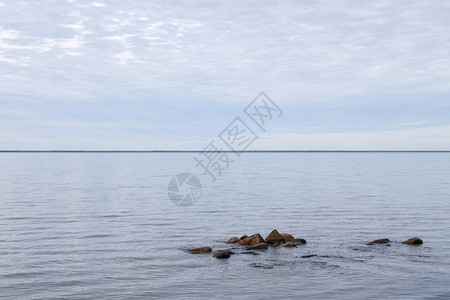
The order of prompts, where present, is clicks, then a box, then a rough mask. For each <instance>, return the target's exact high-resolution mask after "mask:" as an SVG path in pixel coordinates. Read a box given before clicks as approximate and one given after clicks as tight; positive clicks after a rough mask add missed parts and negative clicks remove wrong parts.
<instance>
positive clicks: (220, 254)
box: [213, 250, 235, 258]
mask: <svg viewBox="0 0 450 300" xmlns="http://www.w3.org/2000/svg"><path fill="white" fill-rule="evenodd" d="M232 254H235V253H234V252H232V251H230V250H216V251H214V254H213V256H214V257H216V258H229V257H230V256H231V255H232Z"/></svg>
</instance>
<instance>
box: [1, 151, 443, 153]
mask: <svg viewBox="0 0 450 300" xmlns="http://www.w3.org/2000/svg"><path fill="white" fill-rule="evenodd" d="M199 152H204V150H0V153H199ZM207 152H226V153H270V152H272V153H273V152H285V153H288V152H291V153H296V152H297V153H302V152H450V150H243V151H233V150H219V151H207Z"/></svg>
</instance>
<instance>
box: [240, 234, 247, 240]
mask: <svg viewBox="0 0 450 300" xmlns="http://www.w3.org/2000/svg"><path fill="white" fill-rule="evenodd" d="M246 238H248V235H246V234H244V235H243V236H241V238H240V240H243V239H246Z"/></svg>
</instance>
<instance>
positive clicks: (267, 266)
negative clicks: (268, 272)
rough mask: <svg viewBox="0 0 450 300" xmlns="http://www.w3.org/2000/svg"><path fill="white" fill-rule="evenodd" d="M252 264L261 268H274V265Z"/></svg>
mask: <svg viewBox="0 0 450 300" xmlns="http://www.w3.org/2000/svg"><path fill="white" fill-rule="evenodd" d="M251 266H253V267H255V268H261V269H273V266H272V265H264V264H263V265H259V264H251Z"/></svg>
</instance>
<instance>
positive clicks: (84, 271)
mask: <svg viewBox="0 0 450 300" xmlns="http://www.w3.org/2000/svg"><path fill="white" fill-rule="evenodd" d="M194 155H195V154H193V153H1V154H0V166H1V171H0V204H1V210H0V270H1V272H0V297H1V296H3V297H5V298H6V299H52V298H53V299H56V298H71V299H92V298H109V299H124V298H126V299H141V298H182V299H189V298H198V297H203V298H216V299H233V298H239V299H254V298H256V295H257V296H258V297H259V298H262V299H264V298H270V299H273V297H277V298H278V297H287V298H299V297H307V298H317V299H324V298H337V299H343V298H345V299H361V298H369V299H371V298H372V299H375V298H392V299H394V298H403V299H405V298H408V299H409V298H411V299H414V298H417V299H423V298H427V297H430V299H435V298H442V299H445V298H449V297H450V288H449V286H450V279H449V278H450V259H449V257H450V239H449V232H450V220H449V217H448V216H449V215H450V205H449V200H450V186H449V179H448V178H450V153H245V154H243V155H242V156H241V157H240V158H237V159H236V161H235V162H234V163H233V164H232V165H231V167H230V169H229V170H228V171H227V173H226V174H224V175H223V176H221V177H220V178H219V179H218V180H217V181H216V182H215V183H212V182H210V181H209V180H208V178H207V177H202V176H199V177H200V179H201V180H202V184H203V195H202V197H201V199H200V200H199V202H198V203H197V204H196V205H194V206H191V207H178V206H174V205H173V204H172V203H171V202H170V200H169V199H168V197H167V190H166V189H167V184H168V182H169V180H170V178H171V177H172V176H173V175H175V174H177V173H179V172H185V171H189V172H197V173H198V172H200V170H199V169H195V162H194V160H193V157H194ZM273 228H277V229H278V230H280V231H282V232H289V233H291V234H293V235H294V236H296V237H301V238H305V239H306V240H307V241H308V243H307V244H306V245H304V246H299V247H297V248H289V249H286V248H271V249H269V250H268V251H265V252H262V254H261V255H258V256H253V255H243V254H242V255H234V256H232V257H231V258H230V259H228V260H218V259H215V258H213V257H212V256H211V255H193V254H189V253H187V252H186V251H185V250H186V249H188V248H190V247H197V246H208V245H209V246H212V247H213V248H215V249H226V248H227V247H228V246H229V245H225V244H224V241H225V240H227V239H228V238H229V237H231V236H240V235H242V234H244V233H246V234H252V233H257V232H259V233H261V234H262V235H263V236H265V235H267V234H268V233H269V232H270V231H271V230H272V229H273ZM413 236H419V237H421V238H422V239H423V240H424V241H425V243H424V245H422V246H418V247H414V246H407V245H402V244H400V243H399V242H401V241H403V240H405V239H407V238H410V237H413ZM384 237H388V238H390V239H391V240H392V241H393V242H392V243H391V247H386V246H371V247H369V246H366V245H365V243H366V242H368V241H370V240H373V239H376V238H384ZM355 248H357V249H359V250H353V249H355ZM308 254H316V255H317V256H315V257H311V258H302V257H301V256H304V255H308ZM254 264H260V265H267V266H271V267H272V269H262V268H255V267H254Z"/></svg>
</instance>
